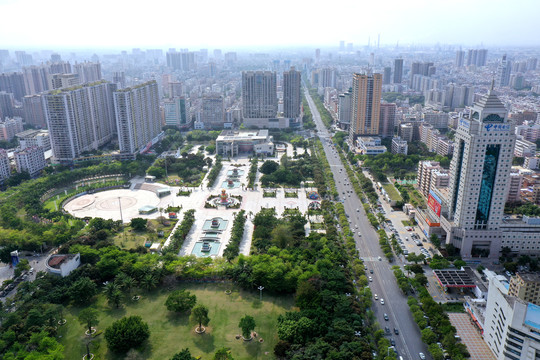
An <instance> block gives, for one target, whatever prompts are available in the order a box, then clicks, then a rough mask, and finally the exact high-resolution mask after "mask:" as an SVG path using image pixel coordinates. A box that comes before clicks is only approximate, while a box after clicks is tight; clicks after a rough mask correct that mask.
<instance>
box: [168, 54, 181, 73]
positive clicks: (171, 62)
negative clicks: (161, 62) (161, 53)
mask: <svg viewBox="0 0 540 360" xmlns="http://www.w3.org/2000/svg"><path fill="white" fill-rule="evenodd" d="M167 66H168V67H170V68H172V69H173V70H181V69H182V55H181V54H180V53H178V52H176V51H174V52H168V53H167Z"/></svg>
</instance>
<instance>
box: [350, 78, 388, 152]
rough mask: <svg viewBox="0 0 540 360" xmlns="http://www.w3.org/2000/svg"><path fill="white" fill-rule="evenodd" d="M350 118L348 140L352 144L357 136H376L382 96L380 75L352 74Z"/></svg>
mask: <svg viewBox="0 0 540 360" xmlns="http://www.w3.org/2000/svg"><path fill="white" fill-rule="evenodd" d="M352 88H353V94H352V104H351V106H352V117H351V127H350V131H349V138H350V140H351V142H353V141H354V140H355V139H356V137H357V136H359V135H377V134H378V133H379V117H380V105H381V94H382V75H381V74H368V75H365V74H354V75H353V86H352Z"/></svg>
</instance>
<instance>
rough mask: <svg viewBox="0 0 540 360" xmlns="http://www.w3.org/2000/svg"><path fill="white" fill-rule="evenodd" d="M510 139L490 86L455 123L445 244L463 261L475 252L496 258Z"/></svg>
mask: <svg viewBox="0 0 540 360" xmlns="http://www.w3.org/2000/svg"><path fill="white" fill-rule="evenodd" d="M515 141H516V136H515V134H514V129H513V124H512V123H510V122H509V121H508V118H507V111H506V109H505V107H504V105H503V104H502V102H501V101H500V100H499V98H498V97H497V96H496V95H495V94H494V93H493V87H492V89H491V90H490V91H489V92H488V94H487V95H486V96H484V97H483V98H482V99H480V101H478V103H476V104H474V105H473V107H472V109H471V114H470V115H469V118H461V119H460V120H459V124H458V129H457V131H456V135H455V150H454V156H453V157H452V162H451V164H450V174H451V175H450V191H449V198H448V209H449V214H448V216H447V218H448V220H449V223H447V224H448V225H447V228H446V230H447V233H448V235H449V236H448V238H447V241H449V242H451V243H452V244H453V245H454V246H455V247H457V248H459V249H460V250H461V254H462V256H464V257H470V256H471V255H472V254H473V253H474V252H475V251H480V252H484V253H489V254H490V256H498V253H499V250H500V247H501V232H500V231H499V227H500V225H501V223H502V219H503V215H504V204H505V201H506V195H507V193H508V185H509V182H508V178H509V176H510V170H511V167H512V158H513V150H514V145H515ZM443 225H444V223H443Z"/></svg>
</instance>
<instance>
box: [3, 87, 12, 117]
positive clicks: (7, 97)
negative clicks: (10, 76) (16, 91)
mask: <svg viewBox="0 0 540 360" xmlns="http://www.w3.org/2000/svg"><path fill="white" fill-rule="evenodd" d="M13 105H14V104H13V94H12V93H7V92H5V91H0V121H1V120H4V118H5V117H13V116H14V107H13Z"/></svg>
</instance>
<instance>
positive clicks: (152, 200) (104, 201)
mask: <svg viewBox="0 0 540 360" xmlns="http://www.w3.org/2000/svg"><path fill="white" fill-rule="evenodd" d="M167 198H169V196H167ZM167 205H168V201H167V200H166V198H161V199H160V198H159V197H158V196H157V195H156V193H155V192H153V191H149V190H143V189H138V190H130V189H115V190H107V191H101V192H97V193H93V194H84V195H81V196H77V197H75V198H73V199H71V200H69V201H68V202H67V203H66V204H64V210H65V211H67V212H68V213H70V214H71V215H73V216H75V217H78V218H85V217H92V218H94V217H100V218H103V219H112V220H121V219H122V220H123V221H124V222H129V221H130V220H131V219H133V218H135V217H143V218H153V217H157V216H159V213H158V212H157V209H158V208H159V207H167ZM149 209H150V210H153V209H155V210H156V211H148V210H149Z"/></svg>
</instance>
